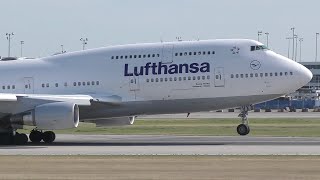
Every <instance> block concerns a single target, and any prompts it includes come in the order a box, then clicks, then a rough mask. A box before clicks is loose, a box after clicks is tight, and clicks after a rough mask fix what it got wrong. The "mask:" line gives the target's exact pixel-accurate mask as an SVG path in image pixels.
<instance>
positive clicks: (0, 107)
mask: <svg viewBox="0 0 320 180" xmlns="http://www.w3.org/2000/svg"><path fill="white" fill-rule="evenodd" d="M52 102H69V103H74V104H77V105H79V106H91V105H92V104H93V103H99V104H105V105H109V106H116V105H120V104H121V102H122V98H121V97H120V96H117V95H110V94H87V95H83V94H74V95H50V94H47V95H46V94H2V93H0V117H1V116H2V115H1V114H4V115H5V114H16V113H21V112H25V111H28V110H30V109H33V108H34V107H36V106H39V105H42V104H46V103H52Z"/></svg>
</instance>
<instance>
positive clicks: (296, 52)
mask: <svg viewBox="0 0 320 180" xmlns="http://www.w3.org/2000/svg"><path fill="white" fill-rule="evenodd" d="M294 38H296V48H295V50H296V51H295V55H294V61H296V62H297V54H298V35H297V34H296V35H295V36H294Z"/></svg>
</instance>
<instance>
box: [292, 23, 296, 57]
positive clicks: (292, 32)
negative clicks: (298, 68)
mask: <svg viewBox="0 0 320 180" xmlns="http://www.w3.org/2000/svg"><path fill="white" fill-rule="evenodd" d="M291 30H292V41H293V43H292V60H294V36H295V34H294V30H295V28H294V27H292V28H291Z"/></svg>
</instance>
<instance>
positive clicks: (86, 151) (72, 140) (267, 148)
mask: <svg viewBox="0 0 320 180" xmlns="http://www.w3.org/2000/svg"><path fill="white" fill-rule="evenodd" d="M0 155H320V138H318V137H316V138H310V137H306V138H304V137H250V136H247V137H236V136H235V137H213V136H162V135H161V136H153V135H130V136H128V135H67V134H58V135H57V139H56V142H55V143H54V144H52V145H45V144H39V145H33V144H31V143H30V144H28V145H26V146H2V147H0Z"/></svg>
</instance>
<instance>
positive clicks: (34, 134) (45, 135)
mask: <svg viewBox="0 0 320 180" xmlns="http://www.w3.org/2000/svg"><path fill="white" fill-rule="evenodd" d="M29 139H30V141H31V142H33V143H40V142H41V141H42V140H43V141H44V142H45V143H48V144H50V143H52V142H53V141H54V140H55V139H56V134H55V133H54V132H52V131H45V132H42V131H39V130H36V129H34V130H32V131H31V132H30V135H29Z"/></svg>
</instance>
